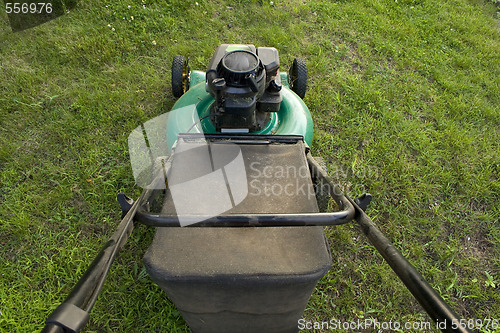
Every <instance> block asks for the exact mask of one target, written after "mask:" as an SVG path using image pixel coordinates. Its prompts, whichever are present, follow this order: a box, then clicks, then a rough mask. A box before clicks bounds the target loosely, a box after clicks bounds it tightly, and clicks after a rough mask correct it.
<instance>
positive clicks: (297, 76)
mask: <svg viewBox="0 0 500 333" xmlns="http://www.w3.org/2000/svg"><path fill="white" fill-rule="evenodd" d="M288 80H289V81H288V83H289V85H290V89H292V91H293V92H294V93H296V94H297V95H298V96H299V97H300V98H304V96H305V95H306V90H307V65H306V62H305V60H304V59H299V58H295V59H293V63H292V66H291V67H290V72H289V74H288Z"/></svg>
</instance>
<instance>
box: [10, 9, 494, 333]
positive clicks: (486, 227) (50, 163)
mask: <svg viewBox="0 0 500 333" xmlns="http://www.w3.org/2000/svg"><path fill="white" fill-rule="evenodd" d="M499 10H500V8H499V7H498V6H496V1H492V0H489V1H488V0H453V1H451V0H450V1H435V0H374V1H367V0H359V1H350V0H341V1H337V2H326V1H318V0H311V1H300V0H275V1H271V2H270V1H256V0H254V1H252V0H246V1H245V0H240V1H237V0H234V1H226V0H219V1H208V0H198V1H197V2H195V1H191V0H190V1H181V0H172V1H166V0H163V1H154V0H135V1H132V0H122V1H118V0H106V1H94V0H89V1H82V2H80V3H78V5H77V6H76V7H75V8H74V9H73V10H72V11H71V12H69V13H68V14H67V15H64V16H62V17H59V18H58V19H56V20H53V21H51V22H48V23H45V24H43V25H40V26H38V27H35V28H33V29H29V30H26V31H23V32H18V33H12V32H11V30H10V28H9V25H8V19H7V15H6V14H4V12H3V9H2V14H0V82H1V84H0V245H1V246H0V255H1V258H2V259H1V261H0V272H1V273H0V274H1V278H0V331H1V332H34V331H40V330H41V328H42V327H43V323H44V320H45V318H46V317H47V316H48V315H49V314H50V312H51V311H52V310H54V309H55V307H56V306H57V305H58V304H60V302H62V301H63V300H64V298H65V297H66V295H67V294H68V293H69V291H70V290H71V288H72V287H73V286H74V285H75V283H76V282H77V281H78V279H79V277H80V276H81V275H82V273H83V272H84V271H85V269H86V268H87V267H88V265H89V264H90V262H91V261H92V259H93V257H94V256H95V255H96V254H97V253H98V251H99V250H100V248H101V246H102V245H103V244H104V243H105V242H106V241H107V239H108V238H109V237H110V235H111V234H112V232H113V231H114V229H115V228H116V226H117V224H118V222H119V220H120V213H121V212H120V208H119V206H118V204H117V203H116V194H117V193H118V192H120V191H123V192H125V193H127V194H128V195H129V196H133V197H137V196H138V195H139V194H140V191H141V189H140V188H139V187H138V186H136V185H135V183H134V178H133V176H132V170H131V167H130V164H129V156H128V147H127V137H128V135H129V134H130V132H131V131H132V130H133V129H134V128H136V127H137V126H139V125H140V124H141V123H142V122H144V121H146V120H148V119H151V118H154V117H156V116H158V115H160V114H162V113H165V112H167V111H168V110H169V109H170V108H171V107H172V106H173V104H174V102H175V99H174V98H173V96H172V93H171V90H170V88H171V84H170V66H171V61H172V58H173V57H174V55H178V54H179V55H185V56H189V57H190V65H191V68H193V69H200V70H204V69H205V68H206V66H207V64H208V61H209V59H210V57H211V55H212V53H213V51H214V50H215V48H216V46H218V45H219V44H221V43H253V44H255V45H257V46H274V47H276V48H277V49H278V50H279V52H280V56H281V63H282V68H283V69H284V70H285V71H286V70H287V69H288V68H289V66H290V64H291V62H292V60H293V58H294V57H300V58H304V59H305V60H306V61H307V64H308V72H309V82H308V92H307V94H306V97H305V102H306V104H307V105H308V106H309V108H310V110H311V113H312V116H313V119H314V123H315V134H314V141H313V145H312V147H311V149H312V151H313V154H314V155H316V156H321V157H323V158H324V159H325V160H326V162H327V163H328V170H329V173H330V175H331V176H332V177H333V178H334V179H335V180H336V181H337V182H338V183H339V184H340V186H341V187H342V188H343V189H344V191H345V192H346V193H347V194H348V195H350V196H351V197H357V196H358V195H360V194H362V193H364V192H370V193H371V194H372V195H373V196H374V200H373V202H372V204H371V205H370V207H369V209H368V211H367V212H368V214H369V215H370V216H371V218H372V219H373V220H374V221H375V223H376V224H377V225H378V226H379V228H380V229H381V230H382V231H383V232H384V233H385V234H386V235H387V237H388V238H389V239H390V240H392V241H393V243H394V244H395V246H396V247H397V248H398V249H400V251H401V252H402V253H403V254H404V255H405V257H406V258H407V259H408V260H409V261H410V262H411V263H413V264H414V265H415V267H416V268H417V269H418V270H419V271H420V272H421V273H422V275H423V276H424V277H425V278H426V279H427V280H428V281H429V283H430V284H431V285H432V286H433V287H434V288H435V289H436V290H437V291H438V292H439V293H440V294H441V295H442V296H443V298H444V299H445V300H446V301H447V302H449V304H450V305H451V306H452V308H453V309H454V310H455V311H456V312H457V313H458V314H459V315H460V316H461V317H463V318H465V319H467V320H474V321H476V320H485V319H491V320H497V321H500V287H499V285H500V273H499V265H500V223H499V221H500V204H499V203H500V179H499V174H500V140H499V138H500V79H499V78H500V15H499ZM326 233H327V235H328V237H329V240H330V247H331V252H332V255H333V266H332V269H331V271H330V273H329V274H327V275H326V276H325V277H324V278H323V279H322V280H321V281H320V283H319V284H318V286H317V288H316V290H315V292H314V294H313V296H312V298H311V300H310V302H309V305H308V307H307V309H306V311H305V313H304V316H305V319H307V320H311V321H329V320H330V319H332V318H333V319H336V320H340V321H342V322H350V321H357V320H358V319H359V320H364V319H370V318H371V319H374V320H377V321H379V322H389V321H390V320H392V321H398V322H400V323H405V322H408V323H419V322H428V321H430V319H429V317H428V316H427V315H426V314H425V312H424V311H423V310H422V308H421V307H420V306H419V304H418V303H417V302H416V301H415V300H414V299H413V297H412V296H411V294H410V293H409V292H408V291H407V290H406V289H405V287H404V286H403V284H402V283H401V282H400V281H399V280H398V279H397V277H396V275H395V274H394V273H393V272H392V270H391V269H390V268H389V266H388V265H387V264H386V263H385V261H384V260H383V259H382V258H381V256H380V255H379V254H378V253H377V252H376V250H375V249H374V247H372V246H371V245H370V244H369V243H368V241H367V240H366V238H365V237H364V236H363V235H362V234H361V232H360V230H359V228H358V227H357V226H356V224H350V225H347V226H339V227H335V228H328V229H327V230H326ZM152 236H153V229H150V228H146V227H144V226H138V227H137V228H136V229H135V230H134V233H133V234H132V236H131V238H130V239H129V241H128V243H127V244H126V245H125V247H124V249H123V250H122V252H121V253H120V255H119V257H118V258H117V260H116V261H115V263H114V265H113V267H112V269H111V272H110V276H109V278H108V280H107V282H106V285H105V286H104V289H103V293H102V295H101V296H100V298H99V300H98V302H97V304H96V306H95V308H94V310H93V311H92V313H91V320H90V322H89V324H88V325H87V326H86V328H85V332H188V331H189V330H188V328H187V326H186V324H185V323H184V321H183V319H182V317H181V316H180V314H179V312H178V311H177V310H176V309H175V307H174V306H173V305H172V304H171V303H170V302H169V300H168V299H166V297H165V296H164V294H163V293H162V292H161V290H160V289H159V287H157V286H156V285H155V284H154V283H153V282H152V281H151V280H150V278H149V277H148V275H147V274H146V272H145V270H144V266H143V263H142V256H143V254H144V252H145V250H146V249H147V247H148V246H149V244H150V242H151V240H152ZM498 324H499V325H500V322H499V323H498ZM493 326H494V325H491V324H490V326H489V327H488V328H484V327H483V329H482V330H481V331H482V332H495V331H496V332H500V328H497V329H495V327H493ZM351 331H353V332H354V331H359V330H351ZM367 331H371V330H367ZM402 331H408V330H402ZM413 331H415V332H427V331H429V330H427V329H424V330H419V329H415V330H413ZM431 331H433V330H431ZM318 332H319V330H318Z"/></svg>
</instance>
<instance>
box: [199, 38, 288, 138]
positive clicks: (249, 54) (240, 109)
mask: <svg viewBox="0 0 500 333" xmlns="http://www.w3.org/2000/svg"><path fill="white" fill-rule="evenodd" d="M279 67H280V63H279V56H278V50H276V49H275V48H274V47H259V48H257V49H256V48H255V46H253V45H236V44H222V45H221V46H219V47H218V48H217V50H216V51H215V53H214V55H213V57H212V59H211V61H210V64H209V66H208V69H207V73H206V89H207V92H209V93H210V94H211V95H212V96H213V97H214V99H215V103H214V105H213V106H212V109H211V114H212V115H213V117H214V124H215V126H216V129H217V131H220V132H226V133H231V132H232V133H248V132H254V131H258V130H261V129H262V128H264V126H265V125H266V124H267V123H268V121H269V119H270V112H277V111H279V109H280V103H281V100H282V97H281V87H282V86H281V79H280V75H279Z"/></svg>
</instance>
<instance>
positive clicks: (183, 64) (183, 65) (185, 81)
mask: <svg viewBox="0 0 500 333" xmlns="http://www.w3.org/2000/svg"><path fill="white" fill-rule="evenodd" d="M189 74H190V69H189V64H188V61H187V59H186V58H185V57H183V56H175V57H174V60H173V61H172V93H173V94H174V96H175V97H181V96H182V95H183V94H184V93H185V92H186V91H188V90H189Z"/></svg>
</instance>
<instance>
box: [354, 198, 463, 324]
mask: <svg viewBox="0 0 500 333" xmlns="http://www.w3.org/2000/svg"><path fill="white" fill-rule="evenodd" d="M347 198H348V200H349V201H350V202H351V204H352V205H353V206H354V208H355V210H356V216H355V220H356V221H357V222H358V224H359V225H360V227H361V230H362V231H363V233H364V234H365V235H366V237H368V240H369V241H370V243H372V244H373V246H375V248H376V249H377V251H378V252H379V253H380V254H381V255H382V257H384V259H385V260H386V261H387V263H388V264H389V266H391V268H392V269H393V271H394V272H395V273H396V275H397V276H398V277H399V278H400V279H401V281H402V282H403V283H404V284H405V286H406V287H407V288H408V290H409V291H410V292H411V293H412V294H413V296H414V297H415V298H416V299H417V301H418V302H419V303H420V305H421V306H422V307H423V308H424V310H425V311H426V312H427V313H428V314H429V316H430V317H431V319H432V320H433V321H434V322H435V323H436V324H438V323H440V325H441V326H437V327H438V328H440V329H441V331H443V332H454V333H466V332H471V331H469V330H468V329H466V328H464V327H461V325H460V324H459V323H460V317H458V316H457V315H456V314H455V312H453V310H452V309H451V308H450V306H449V305H448V304H447V303H446V302H445V301H444V300H443V298H442V297H441V296H440V295H439V294H438V293H437V292H436V291H435V290H434V289H433V288H432V287H431V286H430V285H429V283H427V281H425V279H424V278H423V277H422V275H421V274H420V273H419V272H418V271H417V270H416V269H415V267H413V265H412V264H410V263H409V262H408V261H407V260H406V259H405V257H403V255H402V254H401V252H399V251H398V250H397V249H396V248H395V247H394V245H392V243H391V242H390V241H389V240H388V239H387V237H385V236H384V235H383V234H382V232H381V231H380V230H379V229H378V228H377V227H376V226H375V224H374V223H373V221H372V220H371V219H370V218H369V217H368V215H366V213H365V212H364V211H363V210H362V209H361V208H360V207H359V206H358V205H357V204H356V203H355V202H354V201H353V200H351V199H350V198H349V197H347ZM443 322H445V323H444V324H443Z"/></svg>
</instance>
